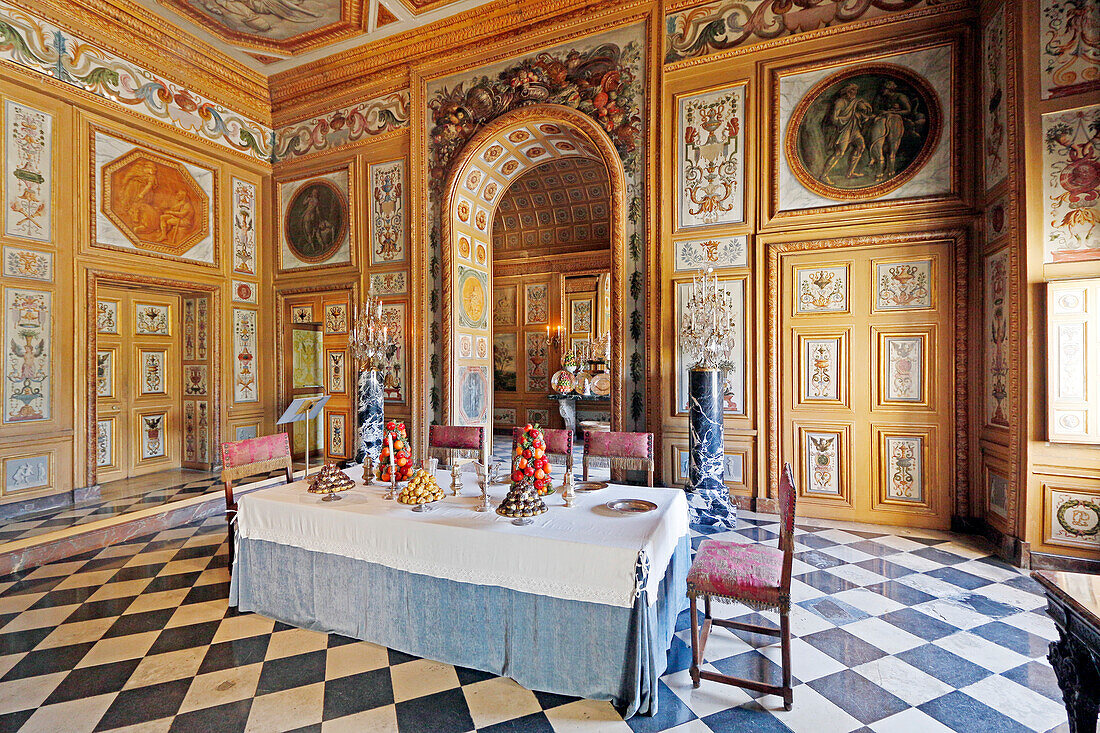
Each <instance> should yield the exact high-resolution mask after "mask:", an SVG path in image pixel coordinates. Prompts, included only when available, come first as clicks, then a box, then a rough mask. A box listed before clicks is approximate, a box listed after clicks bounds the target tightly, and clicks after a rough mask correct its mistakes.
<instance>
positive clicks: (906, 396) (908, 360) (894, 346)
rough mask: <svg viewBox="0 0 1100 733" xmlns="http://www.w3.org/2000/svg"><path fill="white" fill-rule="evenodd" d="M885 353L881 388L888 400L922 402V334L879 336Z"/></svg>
mask: <svg viewBox="0 0 1100 733" xmlns="http://www.w3.org/2000/svg"><path fill="white" fill-rule="evenodd" d="M882 348H883V350H884V351H885V352H886V353H885V354H884V355H880V356H879V358H880V359H885V367H886V368H885V373H884V375H883V381H884V384H883V385H882V389H883V390H884V393H885V395H884V396H885V398H886V400H888V401H890V402H922V401H923V400H924V351H925V349H924V337H923V336H886V337H883V339H882Z"/></svg>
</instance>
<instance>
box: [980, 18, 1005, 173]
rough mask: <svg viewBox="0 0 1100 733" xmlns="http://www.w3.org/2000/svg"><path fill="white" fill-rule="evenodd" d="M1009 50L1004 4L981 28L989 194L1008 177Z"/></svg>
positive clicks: (983, 131)
mask: <svg viewBox="0 0 1100 733" xmlns="http://www.w3.org/2000/svg"><path fill="white" fill-rule="evenodd" d="M1008 48H1009V47H1008V39H1007V37H1006V35H1005V6H1004V5H1001V6H999V7H998V8H997V9H996V10H994V11H993V13H992V14H991V15H990V16H989V19H988V20H986V22H985V25H984V26H982V109H983V110H984V112H983V119H982V136H983V140H984V143H983V146H982V153H983V154H982V165H983V170H984V174H985V178H984V180H985V188H986V190H987V191H988V190H989V189H992V188H993V187H995V186H996V185H997V184H999V183H1000V182H1001V181H1003V180H1004V179H1005V177H1006V176H1007V175H1008V79H1007V75H1008V68H1007V64H1008V58H1007V57H1008Z"/></svg>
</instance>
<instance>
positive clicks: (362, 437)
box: [355, 369, 386, 466]
mask: <svg viewBox="0 0 1100 733" xmlns="http://www.w3.org/2000/svg"><path fill="white" fill-rule="evenodd" d="M384 399H385V393H384V392H383V390H382V375H381V374H380V373H379V372H378V371H377V370H375V369H364V370H362V371H361V372H359V405H358V407H359V449H358V451H357V452H356V454H355V460H356V462H358V463H362V462H363V461H364V460H365V459H366V457H367V456H370V457H371V460H372V461H374V465H376V466H377V465H378V455H379V454H380V453H381V452H382V427H383V426H384V425H385V422H386V417H385V407H384V405H385V402H384Z"/></svg>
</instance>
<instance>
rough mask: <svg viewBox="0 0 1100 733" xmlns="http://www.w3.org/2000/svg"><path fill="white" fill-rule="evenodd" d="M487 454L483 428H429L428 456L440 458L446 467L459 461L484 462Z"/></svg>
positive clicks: (435, 426)
mask: <svg viewBox="0 0 1100 733" xmlns="http://www.w3.org/2000/svg"><path fill="white" fill-rule="evenodd" d="M486 453H487V446H486V443H485V428H483V427H477V426H460V425H429V426H428V455H429V456H435V457H437V458H439V459H440V461H442V462H444V463H445V465H448V466H450V465H453V464H454V462H455V461H457V460H459V459H470V460H474V461H483V460H485V455H486Z"/></svg>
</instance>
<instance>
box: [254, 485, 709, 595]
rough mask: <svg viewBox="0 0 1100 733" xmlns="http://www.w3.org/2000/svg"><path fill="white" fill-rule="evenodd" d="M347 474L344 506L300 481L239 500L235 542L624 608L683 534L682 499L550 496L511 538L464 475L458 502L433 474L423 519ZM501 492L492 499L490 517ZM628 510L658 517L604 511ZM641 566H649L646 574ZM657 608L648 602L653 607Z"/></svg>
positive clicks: (619, 489) (626, 494)
mask: <svg viewBox="0 0 1100 733" xmlns="http://www.w3.org/2000/svg"><path fill="white" fill-rule="evenodd" d="M346 473H347V474H348V475H349V476H351V477H352V478H353V479H355V480H356V484H357V485H356V487H355V488H354V489H349V490H347V491H344V492H342V493H341V494H340V497H341V500H340V501H331V502H328V501H322V500H321V497H320V496H318V495H316V494H310V493H308V492H307V491H306V484H305V482H301V481H299V482H296V483H293V484H288V485H283V486H275V487H271V488H268V489H261V490H259V491H255V492H253V493H250V494H247V495H245V496H242V497H241V498H240V501H239V511H238V514H237V532H238V534H239V537H240V538H241V539H249V540H253V539H254V540H265V541H268V542H276V543H280V544H284V545H291V546H294V547H300V548H302V549H306V550H312V551H315V552H325V553H330V554H337V555H344V556H347V557H352V558H356V559H359V560H364V561H367V562H372V563H378V564H381V565H385V566H387V567H391V568H394V569H397V570H404V571H406V572H412V573H418V574H422V575H429V576H434V577H439V578H446V579H449V580H454V581H458V582H463V583H474V584H478V585H496V586H500V587H503V588H508V589H511V590H516V591H520V592H525V593H535V594H539V595H546V596H553V597H556V598H563V599H567V600H574V601H586V602H592V603H603V604H608V605H613V606H619V607H624V608H630V607H632V606H633V605H634V599H635V595H636V593H637V592H638V591H641V590H655V588H656V584H657V583H658V582H659V581H660V579H661V577H662V576H663V574H664V569H665V567H666V566H667V565H668V562H669V560H670V559H671V557H672V554H673V552H674V551H675V549H676V545H677V542H678V541H679V540H680V538H681V537H683V536H684V535H686V534H687V532H688V525H687V521H688V513H687V502H686V500H685V498H684V492H683V491H681V490H679V489H656V488H648V487H642V486H620V485H615V484H612V485H611V486H609V487H607V488H606V489H601V490H599V491H595V492H590V493H580V494H578V495H577V501H576V503H575V505H574V506H573V508H566V507H565V506H564V502H563V501H562V499H561V497H560V495H558V494H554V495H552V496H548V497H546V498H545V501H546V503H547V505H548V506H549V507H550V511H548V512H547V513H545V514H543V515H541V516H539V517H535V518H534V523H533V524H531V525H528V526H525V527H517V526H515V525H513V524H512V523H511V520H510V519H508V518H505V517H501V516H499V515H497V514H496V512H495V511H494V512H483V513H478V512H475V511H474V507H476V506H477V505H478V503H480V490H479V489H478V487H477V483H476V478H475V477H474V476H473V475H472V474H469V473H465V474H462V482H463V490H462V492H461V494H460V495H459V496H457V497H452V496H451V494H450V482H451V479H450V474H449V473H447V472H444V471H441V472H439V473H438V474H437V479H438V481H439V485H440V486H441V487H443V489H444V491H446V493H447V497H446V498H445V499H444V500H443V501H439V502H436V503H435V504H434V505H433V508H432V510H431V511H428V512H423V513H417V512H414V511H412V508H411V507H410V506H407V505H405V504H399V503H397V502H396V501H386V500H383V499H382V495H383V494H384V493H385V490H386V489H385V487H384V486H382V485H380V484H375V485H373V486H369V487H368V486H363V485H362V482H361V478H362V469H361V468H360V467H353V468H349V469H347V471H346ZM507 488H508V487H507V486H490V487H489V494H490V496H491V497H492V498H493V505H494V507H495V506H496V504H498V503H499V502H500V500H501V499H503V497H504V494H505V493H506V492H507ZM623 498H637V499H648V500H650V501H652V502H654V503H655V504H657V509H656V510H655V511H652V512H647V513H645V514H633V515H623V514H619V513H617V512H613V511H611V510H609V509H607V508H606V507H604V504H605V503H606V502H608V501H611V500H612V499H623ZM516 558H520V560H521V561H520V562H517V561H516ZM639 561H640V562H641V564H642V565H643V566H647V567H645V568H644V569H643V570H642V572H639ZM649 568H652V572H648V569H649ZM639 578H641V580H640V581H639ZM656 597H657V593H656V592H651V593H649V599H650V602H651V603H652V602H654V601H655V599H656Z"/></svg>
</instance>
